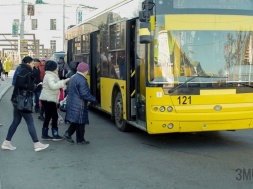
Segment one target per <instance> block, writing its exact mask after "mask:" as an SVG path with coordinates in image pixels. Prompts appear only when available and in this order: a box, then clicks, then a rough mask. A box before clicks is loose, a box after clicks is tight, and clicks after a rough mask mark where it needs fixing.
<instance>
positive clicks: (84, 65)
mask: <svg viewBox="0 0 253 189" xmlns="http://www.w3.org/2000/svg"><path fill="white" fill-rule="evenodd" d="M76 70H77V71H78V72H82V73H83V72H86V71H88V70H89V64H87V63H84V62H80V63H79V64H78V66H77V69H76Z"/></svg>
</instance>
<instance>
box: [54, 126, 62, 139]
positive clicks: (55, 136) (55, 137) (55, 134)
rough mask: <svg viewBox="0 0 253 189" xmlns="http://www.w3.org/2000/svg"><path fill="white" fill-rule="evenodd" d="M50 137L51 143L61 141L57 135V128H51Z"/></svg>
mask: <svg viewBox="0 0 253 189" xmlns="http://www.w3.org/2000/svg"><path fill="white" fill-rule="evenodd" d="M52 135H53V139H52V140H53V141H60V140H63V137H61V136H60V135H59V134H58V128H52Z"/></svg>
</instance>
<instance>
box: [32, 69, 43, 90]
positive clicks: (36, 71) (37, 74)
mask: <svg viewBox="0 0 253 189" xmlns="http://www.w3.org/2000/svg"><path fill="white" fill-rule="evenodd" d="M33 77H34V79H35V80H34V83H35V84H36V85H38V84H39V83H40V82H42V81H41V80H40V69H39V68H36V67H35V66H34V68H33ZM41 90H42V85H39V86H38V87H37V88H36V90H35V92H36V91H41Z"/></svg>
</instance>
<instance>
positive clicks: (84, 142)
mask: <svg viewBox="0 0 253 189" xmlns="http://www.w3.org/2000/svg"><path fill="white" fill-rule="evenodd" d="M76 144H78V145H82V144H90V142H89V141H86V140H83V141H82V142H77V143H76Z"/></svg>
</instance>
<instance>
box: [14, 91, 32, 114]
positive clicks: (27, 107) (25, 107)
mask: <svg viewBox="0 0 253 189" xmlns="http://www.w3.org/2000/svg"><path fill="white" fill-rule="evenodd" d="M17 101H18V102H17V109H18V110H19V111H22V112H26V113H31V112H32V110H33V96H32V93H31V92H28V91H25V90H24V91H22V92H21V93H19V94H18V96H17Z"/></svg>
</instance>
